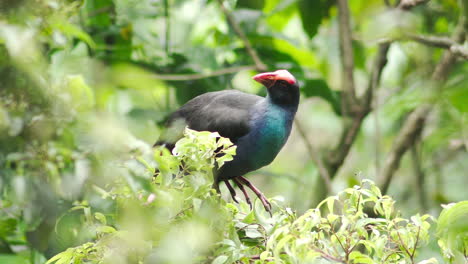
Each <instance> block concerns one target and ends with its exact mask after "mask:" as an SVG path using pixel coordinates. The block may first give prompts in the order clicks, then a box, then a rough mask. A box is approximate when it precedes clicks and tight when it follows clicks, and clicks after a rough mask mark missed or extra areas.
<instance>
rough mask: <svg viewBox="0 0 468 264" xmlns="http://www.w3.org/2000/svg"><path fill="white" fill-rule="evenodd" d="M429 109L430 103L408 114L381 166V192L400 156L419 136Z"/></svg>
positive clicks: (385, 190) (384, 188)
mask: <svg viewBox="0 0 468 264" xmlns="http://www.w3.org/2000/svg"><path fill="white" fill-rule="evenodd" d="M430 110H431V106H430V105H423V106H420V107H418V108H416V109H415V110H414V111H413V112H411V113H410V114H409V115H408V118H407V119H406V122H405V124H404V125H403V128H402V129H401V130H400V133H399V134H398V136H397V138H396V139H395V143H394V144H393V148H392V150H391V151H390V153H389V154H388V156H387V159H386V160H385V163H384V166H383V168H382V171H381V175H380V177H381V179H382V180H381V183H380V184H379V185H380V189H381V190H382V193H386V192H387V190H388V187H389V186H390V182H391V180H392V176H393V174H394V173H395V171H396V170H397V169H398V167H399V165H400V161H401V157H402V156H403V154H404V153H405V152H406V151H407V150H408V148H409V147H410V146H411V145H412V144H413V143H414V141H415V140H416V139H417V138H418V137H419V135H420V133H421V131H422V129H423V126H424V123H425V121H426V116H427V115H428V114H429V112H430Z"/></svg>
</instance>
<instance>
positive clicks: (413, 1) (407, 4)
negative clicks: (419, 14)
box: [398, 0, 429, 10]
mask: <svg viewBox="0 0 468 264" xmlns="http://www.w3.org/2000/svg"><path fill="white" fill-rule="evenodd" d="M425 2H429V0H401V1H400V4H399V5H398V8H400V9H402V10H409V9H411V8H413V7H415V6H417V5H419V4H422V3H425Z"/></svg>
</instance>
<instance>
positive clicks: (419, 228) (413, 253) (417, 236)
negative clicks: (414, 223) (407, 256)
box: [411, 226, 421, 261]
mask: <svg viewBox="0 0 468 264" xmlns="http://www.w3.org/2000/svg"><path fill="white" fill-rule="evenodd" d="M420 233H421V227H420V226H418V233H417V234H416V242H414V248H413V252H412V253H411V261H413V259H414V255H415V254H416V248H417V247H418V243H419V236H420Z"/></svg>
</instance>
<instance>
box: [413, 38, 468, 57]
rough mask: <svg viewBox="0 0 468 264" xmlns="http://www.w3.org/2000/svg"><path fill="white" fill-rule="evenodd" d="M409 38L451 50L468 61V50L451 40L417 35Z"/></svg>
mask: <svg viewBox="0 0 468 264" xmlns="http://www.w3.org/2000/svg"><path fill="white" fill-rule="evenodd" d="M408 38H409V39H411V40H414V41H416V42H419V43H421V44H424V45H428V46H433V47H437V48H443V49H449V50H450V51H451V52H452V53H453V54H454V55H457V56H459V57H461V58H463V59H465V60H468V50H467V49H466V48H465V47H464V46H463V45H460V44H458V43H457V42H456V41H454V40H452V39H451V38H447V37H435V36H424V35H415V34H411V35H408Z"/></svg>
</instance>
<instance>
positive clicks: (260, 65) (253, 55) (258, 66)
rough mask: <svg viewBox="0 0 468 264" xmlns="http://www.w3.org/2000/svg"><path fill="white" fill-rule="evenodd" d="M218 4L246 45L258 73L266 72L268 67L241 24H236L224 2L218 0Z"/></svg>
mask: <svg viewBox="0 0 468 264" xmlns="http://www.w3.org/2000/svg"><path fill="white" fill-rule="evenodd" d="M218 3H219V6H220V8H221V10H222V11H223V13H224V15H225V16H226V19H227V20H228V22H229V25H230V26H231V27H232V29H233V30H234V32H236V34H237V35H238V36H239V37H240V38H241V40H242V42H243V43H244V46H245V49H246V50H247V53H249V55H250V57H251V58H252V60H253V61H254V63H255V66H256V69H257V70H258V71H266V70H267V66H266V65H265V64H264V63H263V62H262V60H261V59H260V57H258V54H257V51H256V50H255V49H254V48H253V47H252V44H251V43H250V41H249V39H248V38H247V36H246V35H245V33H244V31H242V29H241V28H240V26H239V24H238V23H237V22H236V20H235V19H234V17H233V16H232V14H231V13H229V11H228V10H227V9H226V7H225V6H224V3H223V0H218Z"/></svg>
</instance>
